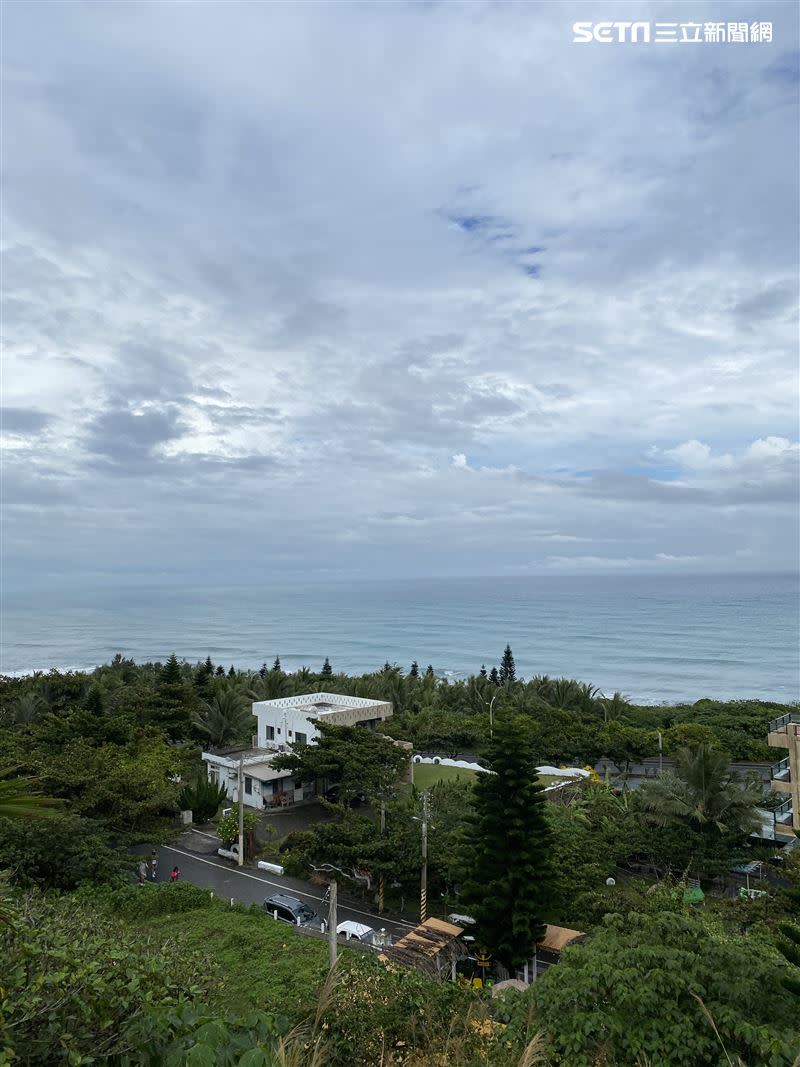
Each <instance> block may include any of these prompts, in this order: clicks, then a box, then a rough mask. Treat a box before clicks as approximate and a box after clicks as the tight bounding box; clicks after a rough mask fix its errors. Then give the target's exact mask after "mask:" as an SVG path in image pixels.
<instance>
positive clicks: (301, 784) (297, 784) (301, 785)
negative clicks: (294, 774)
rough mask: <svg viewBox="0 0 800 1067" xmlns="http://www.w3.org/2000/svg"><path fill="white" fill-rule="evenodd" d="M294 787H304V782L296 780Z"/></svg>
mask: <svg viewBox="0 0 800 1067" xmlns="http://www.w3.org/2000/svg"><path fill="white" fill-rule="evenodd" d="M294 787H295V789H302V788H303V783H302V782H295V783H294Z"/></svg>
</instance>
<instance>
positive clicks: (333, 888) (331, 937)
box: [328, 878, 339, 968]
mask: <svg viewBox="0 0 800 1067" xmlns="http://www.w3.org/2000/svg"><path fill="white" fill-rule="evenodd" d="M328 893H329V898H328V964H329V965H330V967H331V968H333V967H335V966H336V927H337V925H338V923H337V922H336V905H337V898H338V895H339V887H338V885H337V882H336V879H335V878H333V879H332V880H331V882H330V885H329V886H328Z"/></svg>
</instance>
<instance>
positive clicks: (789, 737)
mask: <svg viewBox="0 0 800 1067" xmlns="http://www.w3.org/2000/svg"><path fill="white" fill-rule="evenodd" d="M767 743H768V744H769V745H770V747H771V748H780V749H788V750H789V755H788V756H785V757H784V758H783V759H782V760H780V761H779V762H778V763H776V764H774V765H773V768H772V775H771V781H770V788H771V789H773V790H774V791H775V792H776V793H786V794H788V796H787V798H786V800H785V801H784V802H783V804H782V805H781V806H780V807H779V808H778V809H777V811H775V812H774V813H773V814H774V819H775V833H776V835H778V836H780V837H794V835H795V833H800V712H797V711H790V712H789V713H788V714H787V715H782V716H781V717H780V718H779V719H773V721H772V722H771V723H770V724H769V733H768V734H767Z"/></svg>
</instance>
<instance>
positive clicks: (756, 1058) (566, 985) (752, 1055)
mask: <svg viewBox="0 0 800 1067" xmlns="http://www.w3.org/2000/svg"><path fill="white" fill-rule="evenodd" d="M785 973H786V967H785V965H784V964H783V963H782V961H781V958H780V956H779V954H778V953H777V952H776V951H775V950H774V949H773V948H771V947H770V946H768V945H767V944H765V943H763V942H762V941H761V940H759V939H758V938H756V937H749V938H747V939H746V940H745V939H743V938H731V937H729V936H728V935H726V934H725V933H723V932H720V931H717V930H715V929H714V928H713V925H711V924H710V923H708V922H706V921H704V919H703V918H702V917H701V916H698V915H694V914H691V913H687V912H686V911H683V912H680V913H678V912H675V911H671V910H662V911H659V912H656V913H655V914H637V913H634V914H631V915H627V916H622V915H612V916H609V917H608V918H607V920H606V922H605V923H604V925H603V926H601V927H600V929H598V930H596V931H595V932H594V934H593V935H592V936H591V938H590V939H589V940H588V941H587V942H586V943H585V944H582V945H576V946H573V947H571V948H568V949H567V950H565V952H564V953H563V957H562V960H561V962H560V964H559V966H558V967H553V968H551V969H550V970H549V971H548V972H547V973H546V974H545V975H544V977H543V978H541V979H540V980H539V981H538V982H537V983H536V984H535V986H534V987H533V989H532V994H531V1001H532V1004H533V1007H534V1010H535V1014H536V1018H537V1022H538V1024H539V1025H541V1026H543V1027H544V1029H545V1031H546V1033H547V1035H548V1037H549V1039H550V1043H551V1045H552V1047H553V1048H554V1049H555V1050H556V1051H557V1054H558V1058H557V1062H558V1063H563V1064H564V1065H567V1064H568V1065H569V1067H593V1065H595V1064H598V1063H613V1064H620V1065H622V1064H633V1063H637V1062H653V1063H665V1064H671V1065H675V1067H681V1065H683V1067H719V1065H721V1064H724V1063H726V1062H728V1063H729V1062H730V1060H726V1058H725V1052H726V1051H727V1054H728V1055H729V1056H731V1057H732V1056H734V1055H738V1056H741V1058H742V1060H743V1062H744V1063H746V1064H769V1065H770V1067H789V1065H790V1064H791V1063H792V1061H793V1060H794V1057H795V1055H796V1053H797V1052H798V1049H799V1048H800V1017H798V1013H797V1001H796V999H795V998H794V997H793V996H792V995H791V993H790V992H788V991H787V990H786V989H785V988H784V986H783V984H782V979H783V977H784V975H785ZM712 1020H713V1023H712ZM565 1023H566V1025H565ZM715 1028H716V1032H715Z"/></svg>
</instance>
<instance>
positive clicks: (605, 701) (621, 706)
mask: <svg viewBox="0 0 800 1067" xmlns="http://www.w3.org/2000/svg"><path fill="white" fill-rule="evenodd" d="M597 702H598V704H599V705H600V707H601V708H602V709H603V722H608V720H609V719H619V718H620V717H621V716H622V715H623V713H624V712H626V711H627V710H628V708H629V707H630V697H628V696H626V695H625V694H624V693H620V692H619V691H617V692H616V693H614V695H613V696H610V697H607V696H603V694H600V696H599V699H598V701H597Z"/></svg>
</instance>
